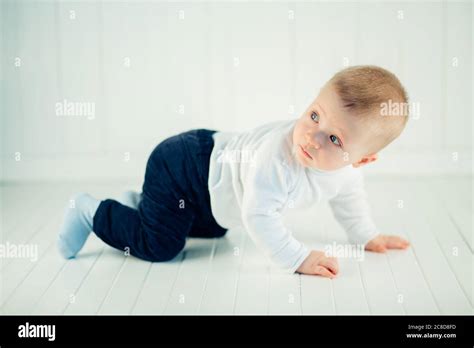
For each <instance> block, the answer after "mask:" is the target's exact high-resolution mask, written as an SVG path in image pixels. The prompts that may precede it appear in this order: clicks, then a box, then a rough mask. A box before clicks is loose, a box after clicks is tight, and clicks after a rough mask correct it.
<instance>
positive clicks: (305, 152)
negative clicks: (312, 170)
mask: <svg viewBox="0 0 474 348" xmlns="http://www.w3.org/2000/svg"><path fill="white" fill-rule="evenodd" d="M300 149H301V151H302V152H303V154H304V155H305V156H306V157H308V158H309V159H311V160H312V159H313V157H312V156H311V155H310V154H309V153H308V152H307V151H305V149H304V148H303V146H301V145H300Z"/></svg>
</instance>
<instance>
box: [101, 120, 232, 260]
mask: <svg viewBox="0 0 474 348" xmlns="http://www.w3.org/2000/svg"><path fill="white" fill-rule="evenodd" d="M213 133H215V131H214V130H208V129H194V130H190V131H187V132H184V133H180V134H178V135H175V136H172V137H170V138H167V139H165V140H163V141H162V142H161V143H160V144H158V145H157V146H156V148H155V149H154V150H153V152H152V153H151V155H150V157H149V159H148V162H147V165H146V172H145V181H144V183H143V190H142V200H141V201H140V204H139V206H138V210H136V209H132V208H130V207H127V206H125V205H122V204H120V203H119V202H117V201H115V200H112V199H106V200H104V201H101V203H100V205H99V207H98V209H97V211H96V213H95V215H94V222H93V231H94V232H95V234H96V235H97V236H98V237H99V238H100V239H102V240H103V241H104V242H105V243H107V244H109V245H111V246H113V247H114V248H117V249H121V250H129V251H130V254H131V255H134V256H136V257H139V258H141V259H144V260H147V261H153V262H159V261H167V260H170V259H172V258H174V257H175V256H176V255H177V254H178V253H179V252H180V251H181V250H182V249H183V248H184V245H185V242H186V237H188V236H189V237H202V238H214V237H222V236H223V235H224V234H225V233H226V232H227V230H226V229H225V228H223V227H221V226H220V225H219V224H218V223H217V222H216V220H215V219H214V217H213V216H212V212H211V203H210V198H209V190H208V185H207V181H208V176H209V158H210V155H211V152H212V148H213V146H214V140H213V139H212V134H213ZM127 247H128V248H129V249H126V248H127Z"/></svg>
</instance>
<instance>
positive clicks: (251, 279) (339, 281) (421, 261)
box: [0, 177, 473, 314]
mask: <svg viewBox="0 0 474 348" xmlns="http://www.w3.org/2000/svg"><path fill="white" fill-rule="evenodd" d="M366 186H367V191H368V193H369V198H370V202H371V205H372V210H373V213H374V218H375V221H376V222H377V224H378V226H379V228H380V230H381V231H382V232H383V233H388V234H401V235H404V236H406V237H407V238H408V239H409V240H410V241H411V242H412V245H413V246H412V248H410V249H409V250H407V251H390V252H388V253H387V254H373V253H365V258H364V261H360V262H359V261H356V260H354V259H348V258H345V259H344V258H341V259H340V260H339V263H340V274H339V276H338V277H337V278H336V279H334V280H329V279H324V278H320V277H314V276H300V275H285V274H281V273H280V272H278V270H277V269H275V268H273V267H272V266H271V265H269V264H268V263H267V261H266V260H265V258H264V257H262V255H261V254H260V253H259V252H258V251H257V250H256V248H255V246H254V245H253V243H252V241H251V240H250V239H249V238H247V235H246V233H245V232H244V231H242V230H231V231H229V232H228V234H227V236H226V237H224V238H220V239H215V240H202V239H190V240H188V243H187V246H186V248H185V250H184V251H183V252H182V253H181V254H180V255H179V256H178V257H176V259H175V260H173V261H170V262H168V263H149V262H146V261H142V260H139V259H136V258H134V257H133V256H129V257H126V256H124V255H123V253H121V252H119V251H117V250H114V249H112V248H110V247H109V246H107V245H105V244H103V243H102V242H101V241H100V240H99V239H98V238H96V237H95V236H94V235H93V236H92V237H91V238H90V239H89V240H88V242H87V244H86V246H85V248H84V249H83V250H82V252H81V253H80V255H79V256H78V257H77V258H76V259H73V260H69V261H65V260H63V259H62V258H60V256H59V254H58V253H57V251H56V245H55V240H56V234H57V230H58V226H59V224H60V220H61V217H62V213H63V210H64V206H65V204H67V200H68V198H69V197H70V196H71V194H73V193H75V192H79V191H86V192H89V193H91V194H93V195H95V196H96V197H98V198H106V197H115V198H116V197H118V196H119V194H120V192H121V191H124V190H126V189H130V188H131V187H130V186H127V185H123V184H110V183H108V184H106V185H104V184H82V185H76V184H75V185H72V184H28V185H12V184H10V185H8V184H3V185H2V186H0V189H1V197H2V201H1V203H2V215H3V216H2V231H3V233H2V243H4V244H5V243H6V242H7V241H8V242H9V243H10V244H16V245H18V244H31V245H37V247H38V254H39V255H38V260H37V261H36V262H32V261H31V260H30V259H27V258H0V262H1V264H0V267H1V268H0V276H1V278H0V281H1V287H0V289H1V293H0V305H1V307H0V311H1V313H3V314H61V313H64V314H196V313H200V314H233V313H235V314H472V309H473V307H472V304H473V287H472V281H473V235H472V215H473V214H472V177H452V178H442V179H433V178H417V179H409V180H407V179H400V178H378V177H377V178H367V179H366ZM138 187H139V185H138ZM132 188H136V187H132ZM304 213H305V212H291V215H290V216H286V217H285V219H286V221H287V223H288V224H290V226H291V229H292V230H293V231H294V233H295V235H296V236H297V237H298V238H300V239H301V240H303V241H305V242H306V243H307V244H308V245H309V246H313V247H315V248H323V247H324V245H325V244H328V243H329V244H331V243H332V242H333V241H338V242H344V240H345V236H344V233H343V232H342V230H341V229H340V228H339V226H338V225H337V222H335V221H334V220H333V218H332V216H331V213H330V211H329V210H328V207H327V206H326V205H316V206H314V207H312V208H311V210H310V213H311V215H310V216H305V214H304ZM306 213H308V212H306Z"/></svg>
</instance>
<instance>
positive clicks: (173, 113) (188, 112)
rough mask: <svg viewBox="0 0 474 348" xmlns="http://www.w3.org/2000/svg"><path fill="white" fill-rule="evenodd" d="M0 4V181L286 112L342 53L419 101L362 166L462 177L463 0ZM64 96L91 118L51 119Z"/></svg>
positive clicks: (132, 167)
mask: <svg viewBox="0 0 474 348" xmlns="http://www.w3.org/2000/svg"><path fill="white" fill-rule="evenodd" d="M1 11H2V13H1V30H2V37H1V49H2V51H1V57H2V62H1V67H2V71H1V74H2V79H1V80H2V86H1V98H2V99H1V108H0V112H1V137H2V139H1V156H2V170H1V171H0V172H1V173H2V176H3V180H55V179H61V180H78V179H84V180H86V179H87V180H88V179H107V178H112V179H124V178H141V177H143V170H144V166H145V162H146V159H147V156H148V154H149V152H150V151H151V150H152V148H153V147H154V146H155V145H156V144H157V143H158V142H159V141H160V140H162V139H164V138H165V137H167V136H170V135H173V134H176V133H178V132H181V131H184V130H187V129H191V128H213V129H219V130H245V129H250V128H252V127H255V126H257V125H259V124H262V123H265V122H269V121H272V120H277V119H288V118H295V117H298V116H299V115H300V114H301V112H302V111H303V110H305V108H306V107H307V105H308V103H309V102H310V101H311V100H312V99H313V98H314V97H315V96H316V94H317V92H318V89H319V88H320V87H321V85H322V84H323V83H324V82H325V81H326V80H327V79H328V78H330V77H331V76H332V75H333V74H334V73H335V72H336V71H338V70H339V69H341V68H343V67H344V64H345V62H346V63H347V62H348V64H349V65H355V64H376V65H380V66H382V67H385V68H388V69H389V70H391V71H393V72H394V73H395V74H396V75H397V76H399V78H400V79H401V81H402V83H404V85H405V86H406V88H407V90H408V92H409V95H410V98H411V100H412V101H414V102H418V103H420V112H421V113H420V115H419V118H418V119H413V118H412V119H411V120H410V121H409V122H408V126H407V129H406V131H405V132H404V134H403V135H402V136H401V137H400V138H399V139H397V140H396V141H395V142H394V143H393V145H391V146H389V147H388V148H387V149H386V150H384V151H383V152H382V153H381V154H380V155H381V161H379V162H378V163H375V164H373V165H371V166H369V167H368V168H367V172H368V173H395V174H400V173H403V174H409V175H411V174H413V173H420V174H426V173H433V174H443V173H448V172H449V173H459V174H462V173H469V172H472V162H471V155H472V133H473V125H472V115H473V114H472V100H473V91H472V81H473V71H472V58H473V52H472V39H473V28H472V17H473V6H472V3H471V1H465V2H452V1H442V2H441V1H438V2H420V1H417V2H401V3H394V2H384V3H381V2H373V1H370V2H368V1H364V2H352V1H351V2H308V1H306V2H301V1H290V2H280V1H263V2H252V3H249V2H235V1H233V2H231V1H221V2H216V1H214V2H201V1H199V2H198V1H193V2H183V3H178V2H165V1H147V2H138V3H136V2H131V1H121V2H109V1H104V2H71V1H67V2H30V1H29V2H25V1H2V5H1ZM71 11H73V12H71ZM71 17H74V18H71ZM18 58H19V59H21V65H20V66H16V65H18ZM128 62H129V63H130V65H129V66H127V65H128V64H127V63H128ZM15 63H17V64H16V65H15ZM64 99H66V100H68V101H75V102H77V101H80V102H89V103H95V116H94V118H93V119H89V118H88V117H86V116H58V115H57V114H56V109H55V107H56V103H57V102H61V101H63V100H64ZM182 111H184V112H182ZM91 118H92V117H91ZM453 153H457V160H456V155H453ZM127 156H129V158H130V159H129V160H128V161H127V160H126V157H127ZM0 179H1V178H0Z"/></svg>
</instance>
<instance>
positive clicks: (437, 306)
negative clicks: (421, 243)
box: [412, 245, 441, 314]
mask: <svg viewBox="0 0 474 348" xmlns="http://www.w3.org/2000/svg"><path fill="white" fill-rule="evenodd" d="M412 252H413V255H414V256H415V259H416V264H417V265H418V269H419V270H420V272H421V275H422V276H423V280H424V282H425V284H426V286H427V287H428V290H429V292H430V294H431V297H432V298H433V302H434V304H435V305H436V309H437V310H438V314H441V308H440V305H439V303H438V300H437V299H436V297H435V295H434V293H433V290H432V289H431V285H430V283H429V282H428V279H427V278H426V275H425V271H424V270H423V267H421V263H420V260H419V258H418V255H417V254H416V251H415V246H414V245H413V246H412Z"/></svg>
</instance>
